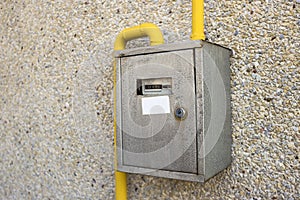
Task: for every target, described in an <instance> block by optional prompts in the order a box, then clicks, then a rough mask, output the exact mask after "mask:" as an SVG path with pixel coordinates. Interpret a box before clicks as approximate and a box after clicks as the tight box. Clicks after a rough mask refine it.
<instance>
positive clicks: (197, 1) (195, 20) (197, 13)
mask: <svg viewBox="0 0 300 200" xmlns="http://www.w3.org/2000/svg"><path fill="white" fill-rule="evenodd" d="M191 39H192V40H205V34H204V0H193V1H192V35H191Z"/></svg>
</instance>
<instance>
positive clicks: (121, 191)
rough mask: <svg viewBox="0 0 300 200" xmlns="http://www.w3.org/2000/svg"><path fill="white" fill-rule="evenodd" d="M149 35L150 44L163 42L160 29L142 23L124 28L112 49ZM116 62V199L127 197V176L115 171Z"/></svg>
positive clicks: (150, 24) (121, 199)
mask: <svg viewBox="0 0 300 200" xmlns="http://www.w3.org/2000/svg"><path fill="white" fill-rule="evenodd" d="M147 36H148V37H149V39H150V45H151V46H154V45H159V44H163V43H164V38H163V35H162V33H161V31H160V29H159V28H158V27H157V26H156V25H154V24H152V23H144V24H141V25H139V26H134V27H131V28H126V29H124V30H123V31H122V32H121V33H120V34H119V35H118V36H117V38H116V41H115V45H114V50H122V49H125V47H126V43H127V42H128V41H129V40H133V39H136V38H140V37H147ZM116 79H117V77H116V63H114V113H115V114H114V151H115V194H116V200H126V199H127V181H126V179H127V176H126V173H124V172H119V171H117V170H116V169H117V164H118V163H117V141H116V134H117V121H116Z"/></svg>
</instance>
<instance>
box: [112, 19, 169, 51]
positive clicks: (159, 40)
mask: <svg viewBox="0 0 300 200" xmlns="http://www.w3.org/2000/svg"><path fill="white" fill-rule="evenodd" d="M147 36H148V37H149V38H150V45H151V46H154V45H159V44H163V43H164V39H163V35H162V33H161V31H160V29H159V28H158V27H157V26H156V25H154V24H152V23H144V24H141V25H139V26H134V27H131V28H126V29H124V30H123V31H122V32H121V33H120V34H119V35H118V36H117V38H116V41H115V47H114V49H115V50H122V49H125V46H126V42H128V41H129V40H133V39H137V38H141V37H147Z"/></svg>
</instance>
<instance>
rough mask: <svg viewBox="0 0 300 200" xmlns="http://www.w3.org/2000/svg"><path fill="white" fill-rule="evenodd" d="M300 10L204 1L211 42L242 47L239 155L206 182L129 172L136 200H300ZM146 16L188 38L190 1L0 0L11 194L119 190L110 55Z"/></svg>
mask: <svg viewBox="0 0 300 200" xmlns="http://www.w3.org/2000/svg"><path fill="white" fill-rule="evenodd" d="M299 13H300V3H299V1H298V0H294V1H293V0H289V1H283V0H281V1H279V0H278V1H274V0H266V1H250V0H249V1H246V0H241V1H237V0H235V1H206V2H205V31H206V34H207V40H208V41H210V42H215V43H217V44H220V45H224V46H226V47H229V48H231V49H233V50H234V54H233V58H232V66H231V70H232V73H231V79H232V111H233V146H232V150H233V154H232V156H233V162H232V164H231V166H230V167H229V168H228V169H227V170H225V171H223V172H221V173H220V174H218V175H217V176H215V177H213V178H212V179H210V180H209V181H208V182H206V183H205V184H198V183H190V182H182V181H176V180H168V179H161V178H153V177H148V176H140V175H130V176H129V179H128V183H129V184H128V194H129V198H130V199H271V198H273V199H299V198H300V196H299V191H300V186H299V179H300V172H299V170H300V169H299V168H300V165H299V157H300V153H299V145H300V136H299V123H300V122H299V121H300V118H299V114H300V108H299V100H300V97H299V96H300V94H299V90H300V85H299V82H300V77H299V76H300V75H299V74H300V73H299V70H300V69H299V59H300V56H299V48H300V34H299V32H300V19H299V17H300V16H299ZM143 22H153V23H155V24H157V25H158V26H159V27H160V28H161V29H162V30H163V32H164V35H165V39H166V42H168V43H170V42H174V41H181V40H187V39H189V35H190V32H191V2H190V1H185V0H177V1H154V0H153V1H150V0H149V1H131V2H128V1H100V0H96V1H88V0H87V1H70V0H67V1H60V0H57V1H29V0H24V1H1V2H0V91H1V98H0V108H1V113H0V144H1V145H0V154H1V157H0V199H113V197H114V178H113V177H114V175H113V123H112V121H113V115H112V110H113V109H112V88H113V81H112V80H113V77H112V75H113V72H112V71H113V70H112V68H113V60H112V55H111V53H112V50H113V43H114V40H115V37H116V35H117V34H118V33H119V32H120V31H121V30H122V29H123V28H125V27H129V26H133V25H137V24H140V23H143ZM138 45H148V44H147V40H145V39H141V40H138V41H137V42H130V44H129V45H128V47H135V46H138Z"/></svg>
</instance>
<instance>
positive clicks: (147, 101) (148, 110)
mask: <svg viewBox="0 0 300 200" xmlns="http://www.w3.org/2000/svg"><path fill="white" fill-rule="evenodd" d="M142 111H143V115H154V114H165V113H170V100H169V96H157V97H144V98H142Z"/></svg>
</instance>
